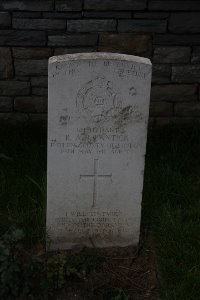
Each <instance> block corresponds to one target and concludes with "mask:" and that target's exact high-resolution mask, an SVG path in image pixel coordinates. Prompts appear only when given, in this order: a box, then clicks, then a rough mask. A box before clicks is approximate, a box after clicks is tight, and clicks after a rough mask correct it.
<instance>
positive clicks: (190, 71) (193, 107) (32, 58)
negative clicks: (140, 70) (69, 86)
mask: <svg viewBox="0 0 200 300" xmlns="http://www.w3.org/2000/svg"><path fill="white" fill-rule="evenodd" d="M93 51H107V52H109V51H112V52H120V53H128V54H133V55H139V56H145V57H149V58H150V59H151V60H152V62H153V81H152V95H151V108H150V116H151V121H152V122H156V123H157V124H165V123H168V122H172V121H173V122H181V123H183V122H191V121H192V120H193V119H198V118H199V117H200V101H199V100H200V90H199V83H200V1H192V0H173V1H172V0H170V1H166V0H149V1H146V0H1V1H0V119H1V120H6V121H9V122H10V121H11V122H16V121H23V120H32V121H38V120H41V119H42V120H45V119H46V110H47V63H48V58H49V57H50V56H52V55H59V54H64V53H75V52H93Z"/></svg>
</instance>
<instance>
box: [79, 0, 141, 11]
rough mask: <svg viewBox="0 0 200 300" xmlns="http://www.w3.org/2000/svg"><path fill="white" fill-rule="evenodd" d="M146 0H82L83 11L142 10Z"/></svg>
mask: <svg viewBox="0 0 200 300" xmlns="http://www.w3.org/2000/svg"><path fill="white" fill-rule="evenodd" d="M144 8H146V0H123V1H122V0H84V9H86V10H87V9H88V10H90V9H91V10H105V11H106V10H142V9H144Z"/></svg>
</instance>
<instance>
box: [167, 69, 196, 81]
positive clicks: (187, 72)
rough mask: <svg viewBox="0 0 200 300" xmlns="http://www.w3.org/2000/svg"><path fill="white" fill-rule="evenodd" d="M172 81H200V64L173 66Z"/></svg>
mask: <svg viewBox="0 0 200 300" xmlns="http://www.w3.org/2000/svg"><path fill="white" fill-rule="evenodd" d="M172 82H180V83H181V82H183V83H195V82H200V65H182V66H173V67H172Z"/></svg>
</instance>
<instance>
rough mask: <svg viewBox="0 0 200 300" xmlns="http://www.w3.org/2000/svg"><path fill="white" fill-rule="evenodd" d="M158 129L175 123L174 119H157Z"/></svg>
mask: <svg viewBox="0 0 200 300" xmlns="http://www.w3.org/2000/svg"><path fill="white" fill-rule="evenodd" d="M154 120H155V125H156V127H162V126H166V125H170V124H172V123H173V117H171V118H170V117H157V118H154Z"/></svg>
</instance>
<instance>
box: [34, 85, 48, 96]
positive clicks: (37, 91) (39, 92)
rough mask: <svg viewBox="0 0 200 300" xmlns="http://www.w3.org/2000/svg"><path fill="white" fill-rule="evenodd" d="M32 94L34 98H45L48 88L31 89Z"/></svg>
mask: <svg viewBox="0 0 200 300" xmlns="http://www.w3.org/2000/svg"><path fill="white" fill-rule="evenodd" d="M32 94H33V95H36V96H46V97H47V95H48V88H45V87H33V88H32Z"/></svg>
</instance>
